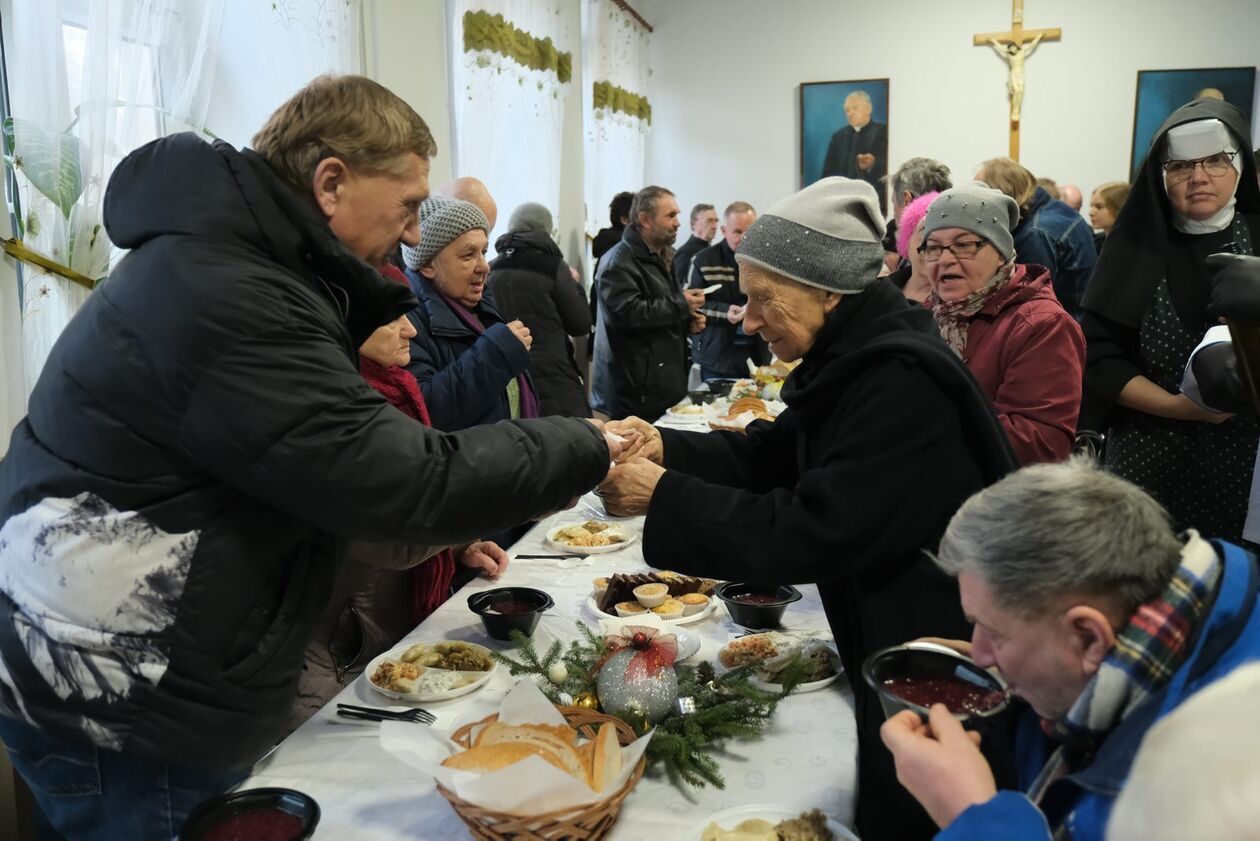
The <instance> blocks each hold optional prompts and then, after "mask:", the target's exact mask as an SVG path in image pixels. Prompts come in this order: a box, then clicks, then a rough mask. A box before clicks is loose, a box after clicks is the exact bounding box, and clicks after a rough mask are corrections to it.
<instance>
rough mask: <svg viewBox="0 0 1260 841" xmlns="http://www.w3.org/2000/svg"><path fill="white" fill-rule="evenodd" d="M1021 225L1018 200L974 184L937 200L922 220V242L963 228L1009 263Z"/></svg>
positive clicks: (984, 185)
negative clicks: (1015, 233)
mask: <svg viewBox="0 0 1260 841" xmlns="http://www.w3.org/2000/svg"><path fill="white" fill-rule="evenodd" d="M1018 224H1019V205H1017V204H1016V203H1015V199H1013V198H1011V197H1010V196H1008V195H1006V194H1005V193H1002V192H999V191H998V190H994V189H993V188H991V187H989V186H988V185H987V184H985V183H984V182H983V181H972V182H971V183H970V184H964V185H962V186H961V187H953V188H951V189H949V190H946V191H945V192H943V193H941V194H940V195H939V196H937V197H936V201H934V202H932V206H931V207H929V208H928V212H927V215H926V216H924V217H923V241H924V242H926V241H927V238H928V234H930V233H932V232H933V231H939V230H940V229H942V228H962V229H963V230H964V231H971V232H972V233H973V234H975V235H976V236H978V237H983V238H984V239H987V240H988V241H989V242H990V243H991V244H992V245H993V248H994V250H996V251H997V253H998V254H1001V255H1002V258H1003V259H1004V260H1008V261H1009V260H1011V259H1012V258H1013V257H1014V256H1015V239H1014V238H1013V237H1012V236H1011V231H1013V230H1015V226H1016V225H1018Z"/></svg>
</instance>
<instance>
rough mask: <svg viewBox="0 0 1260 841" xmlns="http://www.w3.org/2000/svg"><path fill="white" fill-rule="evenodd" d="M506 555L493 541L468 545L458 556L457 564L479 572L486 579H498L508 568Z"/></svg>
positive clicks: (481, 541) (480, 541) (479, 541)
mask: <svg viewBox="0 0 1260 841" xmlns="http://www.w3.org/2000/svg"><path fill="white" fill-rule="evenodd" d="M509 560H510V559H509V558H508V553H507V552H505V551H504V549H503V547H502V546H500V545H499V544H497V543H495V542H494V541H493V540H478V541H477V542H476V543H469V544H468V545H467V546H465V547H464V551H462V552H461V553H460V555H459V562H460V563H461V564H463V565H464V566H466V567H471V568H472V569H478V570H481V574H482V575H483V576H485V577H486V578H491V579H493V578H498V577H499V576H500V575H502V574H503V571H504V570H506V569H507V568H508V561H509Z"/></svg>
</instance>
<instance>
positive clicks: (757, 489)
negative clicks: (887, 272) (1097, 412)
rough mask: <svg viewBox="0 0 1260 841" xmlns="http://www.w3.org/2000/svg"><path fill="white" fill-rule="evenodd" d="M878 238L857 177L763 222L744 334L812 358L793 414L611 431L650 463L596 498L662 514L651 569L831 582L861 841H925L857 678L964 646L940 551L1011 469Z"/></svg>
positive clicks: (633, 465)
mask: <svg viewBox="0 0 1260 841" xmlns="http://www.w3.org/2000/svg"><path fill="white" fill-rule="evenodd" d="M882 234H883V223H882V220H881V218H880V215H879V209H878V205H877V204H876V201H875V195H874V193H873V192H872V191H871V189H870V187H869V186H868V185H866V184H863V183H862V182H855V181H851V180H848V179H842V178H826V179H823V180H821V181H817V182H815V183H814V184H812V185H810V186H809V187H807V188H805V189H804V190H802V191H801V192H799V193H797V194H795V195H792V196H789V197H788V198H786V199H783V200H782V201H780V202H779V203H778V204H776V205H775V206H774V207H772V208H771V209H770V210H769V211H768V212H767V213H766V214H765V215H764V216H762V217H760V218H759V219H758V220H757V222H756V223H754V224H753V226H752V228H751V229H750V230H749V231H748V233H747V234H746V235H745V237H744V240H743V242H742V243H740V247H739V251H738V252H737V255H736V256H737V257H738V259H739V260H740V269H741V275H740V285H741V286H742V287H744V291H745V292H746V293H747V294H748V309H747V313H746V314H745V316H744V323H745V324H746V325H747V327H748V328H750V329H755V330H758V331H759V332H760V333H761V335H762V337H763V338H765V339H767V340H768V341H769V343H770V349H771V350H772V351H774V353H775V355H776V356H778V357H779V358H780V359H783V360H785V361H792V360H795V359H801V360H802V361H801V364H800V365H799V366H797V368H796V369H795V370H794V371H793V372H792V374H791V375H790V376H789V377H788V379H787V381H786V382H785V383H784V386H783V400H784V401H785V402H786V403H787V405H788V408H787V410H786V411H785V412H783V414H781V415H780V416H779V417H778V419H777V420H776V421H775V422H774V423H766V422H764V421H754V422H753V423H752V424H751V425H750V426H749V428H748V432H747V435H742V434H739V433H726V432H719V433H708V434H706V433H692V432H681V431H676V430H668V429H661V430H656V429H655V428H654V427H652V426H650V425H648V424H647V423H645V422H643V421H641V420H639V419H630V420H627V421H624V422H620V423H613V424H610V426H609V428H610V429H611V430H616V431H617V432H618V433H619V434H622V435H629V436H634V438H635V439H636V441H637V443H635V444H632V448H631V455H632V456H635V455H637V456H642V457H641V458H640V457H632V458H630V460H628V461H626V462H625V463H623V464H620V465H618V466H617V467H615V468H614V469H613V470H611V471H609V475H608V479H606V480H605V482H604V483H603V484H602V485H601V486H600V488H601V493H602V494H603V496H604V501H605V504H606V505H607V506H608V510H609V511H610V512H612V513H617V514H632V513H646V514H647V521H646V524H645V527H644V533H643V555H644V558H645V559H646V560H647V562H648V563H649V564H652V565H654V566H669V567H670V568H672V569H677V570H679V571H681V572H687V573H691V574H695V575H709V576H718V577H721V578H724V579H729V580H733V581H749V582H757V583H767V584H769V583H791V582H817V583H818V587H819V592H820V593H821V595H822V601H823V606H824V608H825V610H826V612H827V618H828V621H829V622H830V625H831V630H832V632H833V633H834V635H835V638H836V644H837V646H838V648H839V652H840V657H841V659H842V660H843V662H844V666H845V670H846V672H847V673H848V674H849V675H851V676H853V679H852V680H851V681H850V685H851V686H852V688H853V693H854V706H855V712H856V715H857V729H858V793H857V815H856V825H857V830H858V833H859V834H860V835H861V837H862V838H863V839H867V841H879V839H890V841H892V840H893V839H895V841H913V839H926V838H930V837H931V836H932V834H933V832H934V830H935V827H934V825H933V823H932V821H931V820H930V819H929V818H928V816H927V814H926V813H925V812H924V811H923V810H922V809H921V808H920V807H919V806H918V805H917V804H916V803H915V802H914V800H913V798H911V797H910V796H909V795H908V794H907V793H906V791H905V790H904V789H903V788H902V787H901V786H900V785H899V784H898V782H897V779H896V775H895V773H894V770H893V765H892V760H891V757H890V756H889V754H888V752H887V750H885V748H884V747H883V745H882V744H881V742H880V739H879V728H880V725H881V724H882V723H883V720H884V715H883V711H882V709H881V707H880V704H879V700H878V698H877V696H876V695H875V693H874V692H872V691H871V690H870V689H869V688H868V687H866V686H865V685H864V684H863V682H862V681H861V679H860V678H859V677H858V675H860V674H861V671H860V667H861V664H862V661H863V659H864V658H865V657H866V656H867V655H869V654H870V653H872V652H873V651H875V650H877V649H879V648H882V647H884V646H889V645H895V644H900V643H903V642H906V641H908V640H911V639H914V638H916V637H920V636H942V635H946V634H949V633H954V634H958V633H960V632H961V633H963V634H965V633H967V631H968V629H967V623H966V621H965V620H964V618H963V615H962V611H961V610H960V608H959V605H958V590H957V586H956V584H955V582H953V581H952V580H951V579H950V578H949V577H948V576H946V575H944V574H943V573H942V572H941V571H940V570H938V569H936V567H935V566H934V565H933V563H932V561H931V560H930V558H929V557H928V556H927V554H925V553H926V552H929V551H932V550H934V549H935V548H936V545H937V541H938V540H939V539H940V536H941V534H942V533H943V531H944V529H945V525H946V524H947V523H948V521H949V518H950V516H951V515H952V514H953V513H954V511H955V510H956V509H957V507H958V506H959V505H960V504H961V503H962V501H963V500H964V499H966V498H967V497H968V496H969V495H970V494H972V493H974V492H975V491H977V490H979V489H980V488H982V487H984V486H985V485H986V484H988V483H990V482H993V481H995V480H997V479H998V478H1000V477H1001V476H1002V475H1004V473H1005V472H1006V471H1007V470H1009V469H1010V468H1011V467H1012V466H1013V465H1014V459H1013V457H1012V455H1011V451H1010V447H1009V445H1008V444H1007V443H1006V438H1005V436H1004V435H1003V434H1002V430H1001V428H1000V427H999V426H998V425H997V421H996V419H995V418H994V415H993V410H992V409H991V408H990V406H989V405H988V402H987V401H986V400H985V399H984V395H983V394H981V392H980V390H979V389H978V388H977V386H976V384H975V381H974V380H973V379H972V378H971V375H970V374H969V373H968V371H967V369H966V366H965V365H963V363H962V361H961V360H960V359H958V357H957V356H956V355H955V354H954V353H953V352H952V351H950V350H949V348H948V347H946V345H945V344H944V343H943V342H942V341H941V339H940V336H939V334H938V332H937V329H936V326H935V324H934V322H933V320H932V316H931V313H929V312H928V311H927V310H924V309H922V308H919V307H911V306H908V305H907V304H906V302H905V300H904V299H903V298H902V296H901V294H900V293H899V292H898V291H897V290H896V289H895V288H894V287H893V286H892V285H891V284H890V283H888V282H887V281H885V280H883V279H879V278H877V277H876V275H877V273H878V271H879V267H880V262H881V260H882V254H883V249H882V247H881V245H880V237H881V236H882ZM804 242H809V243H810V245H809V246H803V245H798V243H804ZM925 418H930V422H925V420H924V419H925Z"/></svg>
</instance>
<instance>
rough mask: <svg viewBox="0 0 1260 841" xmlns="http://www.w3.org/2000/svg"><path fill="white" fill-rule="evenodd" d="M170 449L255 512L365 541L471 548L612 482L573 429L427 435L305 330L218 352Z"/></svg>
mask: <svg viewBox="0 0 1260 841" xmlns="http://www.w3.org/2000/svg"><path fill="white" fill-rule="evenodd" d="M180 442H181V444H182V446H183V447H184V449H185V450H186V453H187V455H188V456H189V457H190V458H191V459H193V460H195V461H196V463H198V464H200V465H202V466H203V467H204V469H205V470H207V471H208V472H209V473H211V474H212V475H215V476H217V477H218V478H220V479H222V480H223V481H225V482H227V483H229V484H231V485H233V486H235V487H237V488H239V489H240V491H241V492H242V493H245V494H248V495H249V496H252V497H254V498H256V499H257V500H259V502H261V503H263V504H266V505H270V506H272V507H274V508H276V509H279V510H281V511H283V512H285V513H286V514H288V515H290V516H292V517H295V518H297V519H299V520H301V521H304V522H307V523H310V524H312V525H314V526H316V527H318V528H320V529H322V530H323V531H326V532H328V533H331V534H335V535H339V536H342V537H347V538H355V539H359V540H369V541H405V542H410V543H425V544H431V545H432V544H437V545H449V544H455V543H460V542H463V541H468V540H475V539H477V538H479V537H480V536H481V535H484V534H490V533H494V532H498V531H504V530H506V529H508V528H510V527H512V526H515V525H518V524H520V523H523V522H527V521H529V520H531V519H535V518H537V517H539V516H542V515H544V514H546V513H548V512H551V511H555V510H557V509H558V508H560V507H562V506H563V505H565V504H567V503H568V502H569V501H570V500H572V499H573V498H574V497H575V496H577V495H579V494H581V493H584V492H585V491H587V490H590V489H591V488H592V487H593V486H594V485H595V484H596V483H598V482H599V481H600V480H601V479H602V478H603V477H604V475H605V474H606V473H607V472H608V448H607V445H606V444H605V443H604V441H603V437H602V436H601V435H600V433H599V431H598V430H596V429H595V427H593V426H592V425H591V424H589V423H586V422H585V421H581V420H574V419H569V418H545V419H539V420H529V421H511V422H504V423H498V424H493V425H490V426H481V427H475V428H473V429H468V430H465V431H462V432H458V433H442V432H438V431H436V430H434V429H430V428H428V427H425V426H424V425H422V424H420V423H417V422H416V421H415V420H413V419H411V418H409V417H407V416H406V415H404V414H403V413H402V412H400V411H398V410H397V409H395V408H394V407H392V406H390V405H389V404H388V403H386V402H385V400H384V399H383V398H382V397H381V396H380V394H378V393H377V392H376V391H375V390H373V389H372V388H371V387H370V386H369V385H368V384H367V383H366V382H365V381H364V380H363V378H362V376H360V374H359V372H358V370H356V369H355V367H354V366H353V365H352V364H351V362H350V359H349V358H348V357H347V356H346V353H345V350H344V348H342V347H341V346H340V345H338V344H337V343H336V342H335V341H333V340H332V339H331V338H330V337H328V336H327V335H326V334H321V333H319V332H318V331H317V330H315V329H314V328H310V330H309V332H306V333H303V328H302V327H301V326H293V327H290V328H288V329H284V330H275V331H272V332H264V333H260V334H255V335H252V336H248V337H247V338H245V339H244V340H243V341H241V342H238V343H237V344H235V345H234V346H233V347H232V348H231V349H230V350H227V351H225V352H224V353H222V354H220V355H219V356H218V357H217V358H216V359H215V360H214V362H213V364H211V365H210V366H209V367H208V368H207V369H206V370H205V372H204V373H203V374H202V376H201V377H200V379H199V380H198V381H197V382H196V384H195V386H194V387H193V389H192V392H191V394H190V397H189V403H188V409H187V411H186V413H185V417H184V420H183V422H182V425H181V429H180Z"/></svg>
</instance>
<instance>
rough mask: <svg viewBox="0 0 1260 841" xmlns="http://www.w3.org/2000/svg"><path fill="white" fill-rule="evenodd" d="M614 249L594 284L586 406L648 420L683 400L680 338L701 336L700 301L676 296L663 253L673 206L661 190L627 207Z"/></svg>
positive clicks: (674, 217) (692, 292)
mask: <svg viewBox="0 0 1260 841" xmlns="http://www.w3.org/2000/svg"><path fill="white" fill-rule="evenodd" d="M630 220H631V221H630V224H629V225H628V226H627V227H626V231H625V234H623V235H622V238H621V242H619V243H617V244H616V245H615V246H613V247H612V250H610V251H609V252H608V253H607V254H605V255H604V258H603V260H601V261H600V266H599V274H598V275H596V277H595V284H596V288H597V289H598V291H599V301H600V306H599V316H598V320H597V321H596V324H595V358H594V365H593V367H592V373H591V380H592V388H591V405H592V407H593V408H594V409H596V410H597V411H599V412H603V413H604V414H605V415H607V416H609V417H613V418H624V417H627V416H628V415H637V416H639V417H645V418H651V419H653V420H655V419H656V418H657V417H659V416H660V415H661V414H662V413H663V412H664V411H665V410H666V409H668V408H669V407H670V406H672V405H674V404H675V403H677V402H678V401H679V400H680V399H682V397H683V395H685V394H686V393H687V368H688V364H687V330H688V328H689V327H690V329H691V330H692V331H693V332H695V331H698V330H702V329H704V316H703V315H701V314H699V313H698V312H696V310H698V309H699V307H700V305H701V304H702V303H703V302H704V294H703V293H701V292H700V291H699V290H696V289H688V290H687V291H686V292H685V293H684V292H682V291H680V290H679V288H678V286H677V285H676V284H675V283H674V281H673V278H671V277H670V273H669V268H668V266H667V265H666V263H665V252H666V250H667V249H668V248H669V246H670V245H672V244H673V242H674V238H675V237H676V236H677V235H678V202H677V201H676V200H675V199H674V194H673V193H671V192H670V191H669V190H666V189H665V188H664V187H644V188H643V189H642V190H640V191H639V192H638V194H637V195H636V196H635V197H634V204H633V205H631V207H630Z"/></svg>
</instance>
